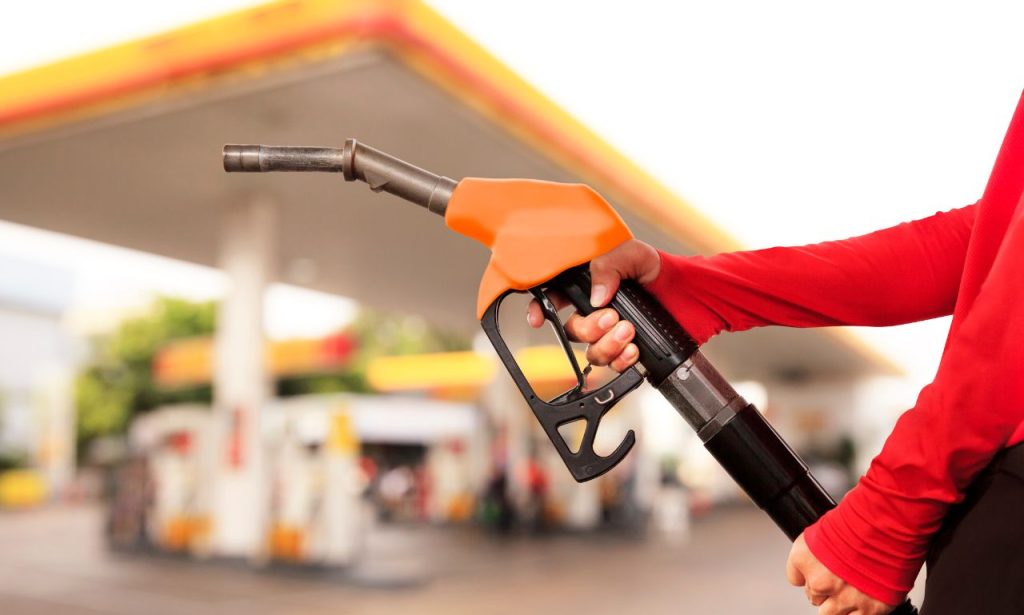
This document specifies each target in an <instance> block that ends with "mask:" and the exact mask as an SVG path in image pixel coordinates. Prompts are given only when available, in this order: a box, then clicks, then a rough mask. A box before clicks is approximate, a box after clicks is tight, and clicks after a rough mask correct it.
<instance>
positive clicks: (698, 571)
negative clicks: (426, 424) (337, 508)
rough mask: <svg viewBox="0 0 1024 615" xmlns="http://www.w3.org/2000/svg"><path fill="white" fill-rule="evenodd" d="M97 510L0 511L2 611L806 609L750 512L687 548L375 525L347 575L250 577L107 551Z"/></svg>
mask: <svg viewBox="0 0 1024 615" xmlns="http://www.w3.org/2000/svg"><path fill="white" fill-rule="evenodd" d="M101 527H102V512H101V510H100V508H98V507H92V506H85V507H81V506H79V507H54V508H48V509H44V510H41V511H33V512H27V513H3V514H0V544H2V545H3V550H2V552H0V613H3V614H4V615H15V614H22V613H25V614H36V613H40V614H41V613H46V614H52V615H59V614H65V613H104V614H108V613H117V614H126V615H127V614H131V615H135V614H142V615H165V614H166V615H171V614H175V615H177V614H181V613H188V614H189V615H206V614H217V615H225V614H234V613H240V614H245V615H255V614H268V615H270V614H273V615H279V614H280V615H284V614H309V615H320V614H328V613H330V614H332V615H333V614H339V613H359V614H364V613H365V614H368V615H376V614H384V613H415V614H421V613H422V614H435V613H436V614H441V613H445V614H449V613H450V614H462V613H466V614H469V613H473V614H491V613H494V614H509V615H513V614H514V615H522V614H524V613H554V612H571V613H586V614H587V615H600V614H605V613H609V614H611V613H615V614H620V613H700V614H701V615H709V614H717V613H721V614H739V613H752V614H776V613H777V614H783V613H785V614H791V613H805V612H807V613H810V612H813V611H812V610H811V609H810V608H809V607H808V606H807V605H806V602H805V601H804V597H803V595H802V592H801V591H799V590H798V589H795V588H791V587H789V586H788V585H787V584H786V581H785V575H784V571H783V562H784V560H785V556H786V553H787V549H788V547H787V542H786V540H785V538H784V537H783V536H782V534H781V533H780V532H779V531H778V530H777V529H775V527H774V526H772V524H771V522H770V521H769V520H768V519H767V518H765V517H763V516H762V515H761V513H759V512H758V511H756V510H754V509H752V508H746V507H743V508H735V509H729V510H721V511H716V512H715V513H714V514H712V515H709V516H707V517H706V518H703V519H700V520H698V521H697V522H696V523H695V525H694V531H693V537H692V539H691V541H690V542H689V543H688V544H686V545H684V546H670V545H667V544H664V543H662V542H658V541H656V540H654V539H653V538H647V539H637V538H630V537H625V536H616V535H564V534H558V535H552V536H544V537H514V538H511V539H506V540H498V539H494V538H492V537H490V536H488V535H486V534H483V533H481V532H479V531H477V530H475V529H466V528H431V527H424V526H386V525H385V526H378V527H377V528H376V529H375V530H374V531H373V532H372V535H371V536H370V538H369V544H368V553H369V555H368V556H367V557H366V558H365V559H364V561H363V563H362V564H361V565H360V566H358V567H357V568H356V569H354V570H351V571H349V572H346V573H323V572H319V573H315V572H309V571H303V572H300V571H294V570H292V571H287V570H285V571H276V570H275V571H253V570H251V569H248V568H246V567H244V566H241V565H232V564H227V563H196V562H194V561H191V560H186V559H178V558H171V557H166V556H153V555H140V554H133V555H125V554H117V553H111V552H109V551H108V550H107V548H106V547H105V545H104V542H103V539H102V537H101Z"/></svg>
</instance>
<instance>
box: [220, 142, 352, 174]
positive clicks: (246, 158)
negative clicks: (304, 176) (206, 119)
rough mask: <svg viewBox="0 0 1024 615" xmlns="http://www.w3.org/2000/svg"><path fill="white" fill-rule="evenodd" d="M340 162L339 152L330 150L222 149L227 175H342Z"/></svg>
mask: <svg viewBox="0 0 1024 615" xmlns="http://www.w3.org/2000/svg"><path fill="white" fill-rule="evenodd" d="M341 158H342V150H340V149H337V148H333V147H298V146H292V145H225V146H224V170H225V171H227V172H228V173H263V172H266V171H300V172H301V171H320V172H326V173H341Z"/></svg>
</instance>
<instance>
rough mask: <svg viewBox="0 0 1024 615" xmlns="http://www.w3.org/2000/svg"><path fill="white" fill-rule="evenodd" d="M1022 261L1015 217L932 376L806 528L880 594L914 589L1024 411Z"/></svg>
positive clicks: (1023, 237) (851, 578)
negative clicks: (934, 541) (848, 484)
mask: <svg viewBox="0 0 1024 615" xmlns="http://www.w3.org/2000/svg"><path fill="white" fill-rule="evenodd" d="M1022 206H1024V204H1022ZM1022 267H1024V221H1022V220H1021V218H1020V217H1018V218H1017V219H1016V220H1015V221H1014V222H1013V223H1011V226H1010V228H1009V229H1008V231H1007V235H1006V237H1005V239H1004V240H1003V242H1002V245H1001V246H1000V248H999V252H998V254H997V255H996V257H995V261H994V263H993V266H992V269H991V270H990V271H989V274H988V276H987V277H986V279H985V283H984V290H983V292H981V293H979V294H978V296H977V298H976V299H975V300H974V303H973V304H972V307H971V309H970V312H969V313H967V314H966V315H965V316H964V317H963V319H962V320H961V321H959V322H954V328H953V331H952V333H951V335H950V339H949V342H948V343H947V347H946V351H945V353H944V354H943V357H942V362H941V363H940V365H939V371H938V374H937V375H936V377H935V381H934V382H933V383H932V384H931V385H929V386H928V387H926V388H925V389H924V390H923V391H922V392H921V395H920V397H919V398H918V400H917V405H916V406H915V407H914V408H913V409H912V410H909V411H907V412H906V413H905V414H904V415H903V416H902V417H900V419H899V421H898V422H897V424H896V428H895V429H894V430H893V432H892V434H891V435H890V436H889V439H888V440H887V441H886V443H885V446H884V448H883V449H882V452H881V453H880V454H879V455H878V457H876V458H875V459H874V461H872V463H871V467H870V469H869V470H868V472H867V474H866V475H865V476H864V478H862V479H861V481H860V484H859V485H858V486H857V487H856V488H855V489H854V490H853V491H851V492H850V493H849V494H847V496H846V497H845V498H844V499H843V501H842V502H841V503H840V505H839V506H838V507H837V508H836V509H834V510H833V511H831V512H830V513H828V514H827V515H826V516H825V517H823V518H822V519H821V520H820V521H819V522H818V523H817V524H815V525H814V526H812V527H811V528H809V529H808V530H807V532H805V538H806V540H807V545H808V547H809V548H810V549H811V552H813V553H814V555H815V556H816V557H817V558H818V559H819V560H820V561H821V562H822V563H823V564H825V566H827V567H828V568H829V569H830V570H832V572H834V573H835V574H837V575H839V576H840V577H842V578H843V579H844V580H846V581H847V582H848V583H850V584H851V585H853V586H854V587H857V588H858V589H860V590H861V591H863V592H865V593H867V594H869V595H871V596H874V597H875V598H877V599H880V600H882V601H884V602H887V603H890V604H895V603H896V602H898V601H899V600H900V599H901V598H902V596H903V595H904V594H905V593H906V592H907V591H908V590H909V589H910V587H911V585H912V584H913V581H914V578H915V577H916V575H917V571H918V569H919V568H920V566H921V562H922V561H923V560H924V557H925V555H926V552H927V548H928V542H929V540H930V539H931V537H932V535H934V533H935V532H936V531H937V530H938V529H939V526H940V524H941V522H942V518H943V516H944V515H945V514H946V511H947V509H948V507H949V505H950V504H952V503H954V502H956V501H958V500H959V499H960V498H961V494H962V492H963V491H964V489H965V488H966V486H967V485H968V484H969V483H970V481H971V480H972V479H973V478H974V476H975V475H976V474H977V473H978V472H979V471H980V470H981V469H982V468H983V467H984V466H985V465H986V464H987V463H988V462H989V461H990V460H991V458H992V457H993V456H994V455H995V454H996V453H997V452H998V451H999V450H1000V449H1002V448H1003V447H1005V446H1006V445H1007V444H1008V441H1009V439H1010V438H1011V436H1012V435H1013V434H1014V431H1015V430H1016V429H1017V428H1018V426H1019V425H1021V423H1022V421H1024V404H1022V403H1021V400H1024V379H1022V378H1021V377H1020V369H1021V366H1022V365H1024V301H1021V296H1020V290H1019V289H1020V271H1021V269H1022Z"/></svg>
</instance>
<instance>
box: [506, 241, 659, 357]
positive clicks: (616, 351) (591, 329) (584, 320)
mask: <svg viewBox="0 0 1024 615" xmlns="http://www.w3.org/2000/svg"><path fill="white" fill-rule="evenodd" d="M660 271H661V257H660V256H659V255H658V251H657V250H655V249H654V248H652V247H651V246H650V245H648V244H646V243H644V242H642V241H638V240H636V239H631V240H629V241H627V242H625V243H623V244H622V245H620V246H619V247H617V248H615V249H614V250H612V251H611V252H608V253H606V254H602V255H601V256H598V257H597V258H595V259H594V260H592V261H590V279H591V283H592V287H591V295H590V303H591V305H593V306H594V307H596V308H597V307H601V306H604V305H606V304H607V303H608V302H609V301H611V298H612V297H614V296H615V293H616V291H618V290H619V283H620V282H621V281H622V280H623V279H632V280H636V281H637V282H639V283H640V284H650V283H651V282H653V281H654V280H655V278H657V277H658V273H659V272H660ZM552 300H553V301H554V302H555V306H556V307H558V308H562V307H563V306H565V304H566V301H565V299H564V298H562V297H557V296H556V297H552ZM526 319H527V321H528V322H529V323H530V326H531V327H534V328H537V327H540V326H541V325H543V324H544V316H543V314H542V313H541V309H540V306H539V305H537V302H536V301H531V302H530V307H529V308H528V310H527V314H526ZM565 330H566V332H567V333H568V334H569V338H570V339H572V340H573V341H577V342H584V343H587V344H590V346H589V347H588V348H587V361H589V362H590V363H591V365H608V366H611V368H612V369H614V370H615V371H618V372H621V371H623V370H626V369H628V368H629V366H631V365H633V364H634V363H636V360H637V358H638V357H639V354H640V353H639V351H638V350H637V347H636V344H633V343H632V340H633V336H634V334H635V333H636V331H635V330H634V329H633V325H632V324H630V323H629V322H625V321H623V322H619V315H618V314H617V313H616V312H615V310H613V309H611V308H606V309H601V310H594V312H593V313H591V314H590V315H589V316H581V315H580V314H578V313H576V314H573V315H572V316H570V317H569V320H567V321H566V323H565Z"/></svg>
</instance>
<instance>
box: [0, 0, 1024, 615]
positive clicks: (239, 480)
mask: <svg viewBox="0 0 1024 615" xmlns="http://www.w3.org/2000/svg"><path fill="white" fill-rule="evenodd" d="M4 13H5V14H4V19H3V20H2V22H0V339H2V341H3V343H2V345H0V540H2V544H4V546H5V548H4V550H3V552H2V553H0V604H2V605H3V612H4V613H139V612H142V611H146V612H150V613H179V612H183V611H185V610H187V611H189V612H192V613H236V612H247V613H327V612H330V613H338V612H342V613H348V612H351V613H377V612H380V613H384V612H387V613H391V612H395V611H398V610H411V611H412V612H417V613H471V612H472V613H481V612H483V613H514V612H515V613H518V612H524V611H525V612H551V611H554V610H556V609H557V610H560V611H564V610H566V609H582V610H585V611H586V612H588V613H595V614H596V613H613V612H619V611H622V610H624V609H633V610H639V611H640V612H645V613H669V612H671V613H691V612H692V613H766V614H768V613H794V612H804V611H811V609H810V608H809V607H807V606H806V604H805V600H804V598H803V594H802V592H800V591H799V590H795V589H792V588H790V587H788V585H786V583H785V580H784V573H783V563H784V561H785V557H786V553H787V551H788V546H787V542H786V540H785V538H784V537H783V536H782V534H781V533H780V532H778V531H777V530H776V529H775V528H774V527H773V526H772V525H771V523H770V521H768V520H767V519H766V518H763V517H762V515H761V514H760V513H759V512H758V511H757V510H755V509H754V508H753V507H752V506H751V505H750V504H749V503H748V502H747V501H746V499H745V498H744V496H743V495H742V493H740V492H739V491H738V490H737V488H736V487H735V485H734V484H733V482H732V481H731V479H729V477H728V476H726V475H725V474H724V473H723V472H722V471H721V470H720V469H719V468H718V467H717V466H716V464H715V463H714V462H713V460H711V459H710V457H709V456H708V455H707V454H706V453H705V452H704V450H703V448H702V447H701V445H700V442H699V440H698V439H697V437H696V436H695V434H693V433H691V432H689V430H688V427H687V426H686V425H685V423H684V422H683V421H682V420H680V419H679V417H677V416H676V415H675V413H674V411H673V410H672V409H671V408H670V407H668V406H667V405H666V404H665V403H664V402H663V401H662V400H661V398H660V396H658V395H657V394H656V393H654V392H653V391H652V390H649V389H642V390H641V391H639V392H637V393H635V394H634V395H632V396H630V397H629V398H627V400H626V401H624V402H623V403H622V404H620V405H619V406H618V407H617V408H616V410H615V411H613V412H612V413H611V414H610V415H609V416H608V419H607V420H606V421H605V422H604V423H603V424H602V432H601V433H600V434H599V441H598V447H599V450H601V449H602V447H603V449H604V450H605V451H610V450H611V449H613V448H614V447H615V446H616V445H617V443H618V442H619V441H620V440H621V438H622V437H623V434H624V433H625V432H626V431H627V430H628V429H635V430H636V431H637V433H638V446H637V447H636V448H635V449H634V451H633V452H632V453H631V455H630V456H629V458H628V459H627V460H626V461H625V462H624V463H622V464H621V465H620V466H619V467H617V468H616V469H615V470H614V471H612V472H611V473H609V474H607V475H605V476H603V477H601V478H600V479H598V480H595V481H591V482H588V483H585V484H576V483H575V482H574V481H573V480H572V479H571V477H570V476H569V474H568V472H567V471H566V470H565V468H564V466H563V465H562V463H561V461H560V460H559V458H558V457H557V454H556V453H555V452H554V450H553V449H552V448H551V446H550V443H549V442H547V440H546V439H545V437H544V435H543V432H542V431H541V430H540V429H539V428H538V426H536V425H535V424H534V420H533V418H532V417H531V416H530V413H529V410H528V408H527V407H526V405H525V404H524V403H523V401H522V400H521V398H520V397H519V395H518V393H517V391H516V389H515V388H514V386H513V385H512V383H511V381H510V380H509V379H508V378H507V376H506V375H505V372H504V370H503V369H502V368H501V366H500V364H499V363H498V362H497V358H496V356H495V355H494V353H493V352H492V351H491V350H490V347H489V344H488V343H487V342H486V340H485V339H483V338H482V336H481V334H480V332H479V330H478V329H479V325H478V323H477V322H476V319H475V301H476V285H477V282H478V279H479V276H480V273H481V272H482V271H483V269H484V267H485V265H486V263H487V254H486V252H485V251H484V249H483V248H481V247H479V246H478V245H476V244H474V243H472V242H471V241H469V240H467V239H465V238H463V237H461V236H458V235H455V234H453V233H451V232H449V231H448V230H447V229H446V228H445V227H444V226H443V224H441V223H440V221H438V220H437V219H435V218H433V217H430V216H427V215H426V214H425V213H424V212H422V211H421V210H419V209H417V208H415V207H412V206H410V205H408V204H406V203H402V202H400V201H399V200H398V199H396V198H394V197H391V196H388V195H377V194H374V193H371V192H370V191H369V190H366V188H365V186H359V185H346V184H343V183H342V182H341V181H340V179H341V178H339V177H336V176H331V175H267V176H256V175H227V174H225V173H224V172H223V170H222V168H221V162H220V150H221V147H222V145H223V144H224V143H271V144H308V145H334V146H340V145H341V143H342V142H343V140H344V139H346V138H348V137H357V138H359V139H360V141H363V142H365V143H368V144H371V145H373V146H375V147H377V148H380V149H382V150H384V151H387V152H389V153H392V154H394V155H396V156H399V157H401V158H404V159H406V160H409V161H411V162H413V163H415V164H419V165H420V166H423V167H425V168H428V169H429V170H431V171H433V172H435V173H440V174H444V175H447V176H449V177H453V178H460V177H465V176H481V177H533V178H540V179H549V180H556V181H572V182H584V183H587V184H590V185H591V186H593V187H594V188H595V189H597V190H598V191H599V192H600V193H601V194H603V195H604V196H605V197H606V198H608V199H609V200H610V201H611V202H612V203H613V204H614V205H615V207H616V208H617V209H618V211H619V212H620V213H621V214H622V216H623V217H624V218H625V219H626V221H627V222H628V223H629V225H630V227H631V228H632V229H633V231H634V232H635V233H636V235H637V236H638V237H640V238H641V239H643V240H645V241H648V242H650V243H652V244H654V245H656V246H657V247H659V248H662V249H664V250H666V251H669V252H676V253H686V254H697V253H701V254H710V253H714V252H719V251H725V250H734V249H740V248H747V247H765V246H771V245H783V244H799V243H805V242H814V241H820V240H826V239H835V238H841V237H846V236H851V235H855V234H860V233H863V232H867V231H870V230H873V229H876V228H881V227H884V226H890V225H893V224H897V223H899V222H902V221H905V220H909V219H913V218H918V217H923V216H926V215H929V214H931V213H933V212H935V211H938V210H945V209H951V208H954V207H959V206H963V205H966V204H969V203H972V202H974V200H976V199H977V198H978V196H979V195H980V194H981V191H982V189H983V187H984V181H985V179H986V177H987V174H988V170H989V167H990V165H991V162H992V160H993V159H994V157H995V153H996V150H997V148H998V145H999V142H1000V139H1001V137H1002V134H1003V130H1004V128H1005V125H1006V123H1007V122H1008V120H1009V117H1010V114H1011V112H1012V110H1013V107H1014V105H1015V104H1016V102H1017V99H1018V97H1019V94H1020V90H1021V87H1022V84H1024V68H1022V65H1021V64H1020V62H1019V59H1020V58H1022V57H1024V39H1022V38H1021V37H1020V35H1019V32H1020V29H1019V24H1020V23H1022V22H1024V9H1021V8H1020V6H1019V4H1018V3H1011V2H1006V3H997V2H991V3H973V4H972V5H971V6H969V7H968V6H967V5H954V4H944V3H934V2H927V3H926V2H910V3H900V4H899V5H898V6H895V5H892V4H891V3H883V2H867V3H858V4H856V5H848V4H838V3H820V2H795V1H794V2H782V3H771V4H770V5H769V4H763V3H755V2H722V3H696V2H682V3H671V4H667V3H659V2H653V1H650V2H632V3H628V5H627V4H623V3H612V2H606V3H605V2H597V3H595V2H582V1H571V2H568V1H567V2H551V1H547V2H540V1H521V2H516V3H481V2H469V1H457V0H451V1H449V0H436V1H432V2H417V1H412V0H394V1H367V0H284V1H280V2H271V3H262V2H253V1H246V0H205V1H201V2H200V1H192V2H187V1H182V2H175V3H168V4H166V5H164V4H155V3H138V2H117V1H113V0H110V1H100V2H93V3H74V2H35V3H29V4H25V3H21V4H18V5H17V6H13V5H12V6H10V7H7V9H6V10H5V11H4ZM864 292H871V289H864ZM523 309H525V301H524V302H521V303H520V305H518V306H512V307H510V308H506V310H504V318H503V321H502V328H503V332H504V333H505V335H506V337H507V339H508V341H509V342H510V344H511V345H513V346H514V348H515V350H516V356H517V358H518V360H519V361H520V363H521V364H522V366H523V368H524V370H525V371H526V373H527V374H528V375H529V377H530V379H531V382H533V384H534V385H535V387H536V388H537V389H538V391H542V392H545V393H547V394H550V395H554V394H556V393H558V392H560V391H562V390H564V389H566V388H568V387H569V386H570V385H571V384H572V383H573V378H572V373H571V372H570V371H569V367H568V365H567V364H565V361H564V359H562V358H561V356H562V355H561V354H560V353H561V351H560V350H559V349H558V348H557V347H555V346H553V345H552V344H553V343H554V342H555V339H554V337H553V335H552V334H551V333H550V332H549V331H541V332H535V331H531V330H529V328H528V327H527V326H526V324H525V322H523V321H524V319H523V318H522V313H523ZM684 325H685V323H684ZM946 327H948V322H947V321H946V320H945V319H940V320H937V321H932V322H927V323H920V324H916V325H912V326H905V327H899V328H893V329H887V330H849V329H843V330H839V329H822V330H814V331H796V330H783V329H764V330H758V331H751V332H746V333H740V334H726V335H723V336H720V337H719V338H716V339H715V340H713V341H712V342H710V343H709V344H708V345H707V347H706V351H707V354H708V356H709V357H710V358H711V359H712V361H713V362H714V363H715V364H716V365H717V366H718V367H719V369H720V370H722V371H723V372H724V373H725V375H726V376H728V377H729V378H730V379H731V380H732V381H733V382H734V383H735V384H736V386H737V388H738V389H739V390H740V392H741V393H742V394H743V395H744V396H745V397H746V398H747V399H748V400H750V401H752V402H753V403H755V404H756V405H757V406H758V407H759V408H761V409H762V410H763V411H764V412H765V414H766V416H767V417H768V418H769V419H770V420H771V422H772V423H773V424H774V425H775V426H776V427H777V429H778V430H779V431H780V432H781V433H782V434H783V435H784V436H785V437H786V438H787V440H788V441H789V442H790V443H791V445H792V446H793V447H794V448H795V449H797V451H798V452H800V453H801V455H803V457H804V459H805V460H807V461H808V463H809V464H810V465H811V466H812V468H813V469H814V470H815V472H816V474H817V476H818V477H819V479H820V480H821V482H822V483H823V484H824V485H825V486H826V487H827V488H828V489H829V490H830V491H831V492H832V493H833V494H834V495H835V496H836V497H841V496H842V494H843V493H845V492H846V491H847V490H848V489H849V488H850V487H851V486H852V485H853V484H854V483H855V481H856V479H857V477H858V476H859V475H860V474H861V473H862V472H863V471H864V470H865V468H866V467H867V465H868V463H869V462H870V459H871V458H872V456H873V455H874V454H875V453H877V451H878V450H879V449H880V447H881V444H882V442H883V441H884V439H885V437H886V435H887V433H888V431H889V429H890V428H891V426H892V424H893V423H894V421H895V419H896V418H897V417H898V416H899V414H900V413H901V412H902V411H903V410H905V409H907V408H908V407H910V406H911V405H912V404H913V401H914V398H915V396H916V392H917V391H918V390H919V388H920V387H921V386H922V385H923V384H925V383H927V382H928V380H929V379H930V377H931V375H932V373H933V372H934V370H935V367H936V364H937V360H938V356H939V353H940V351H941V348H942V344H943V341H944V333H945V328H946ZM565 436H566V437H567V438H572V437H578V434H576V435H575V436H574V435H573V434H571V433H567V434H565ZM919 585H920V584H919Z"/></svg>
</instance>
